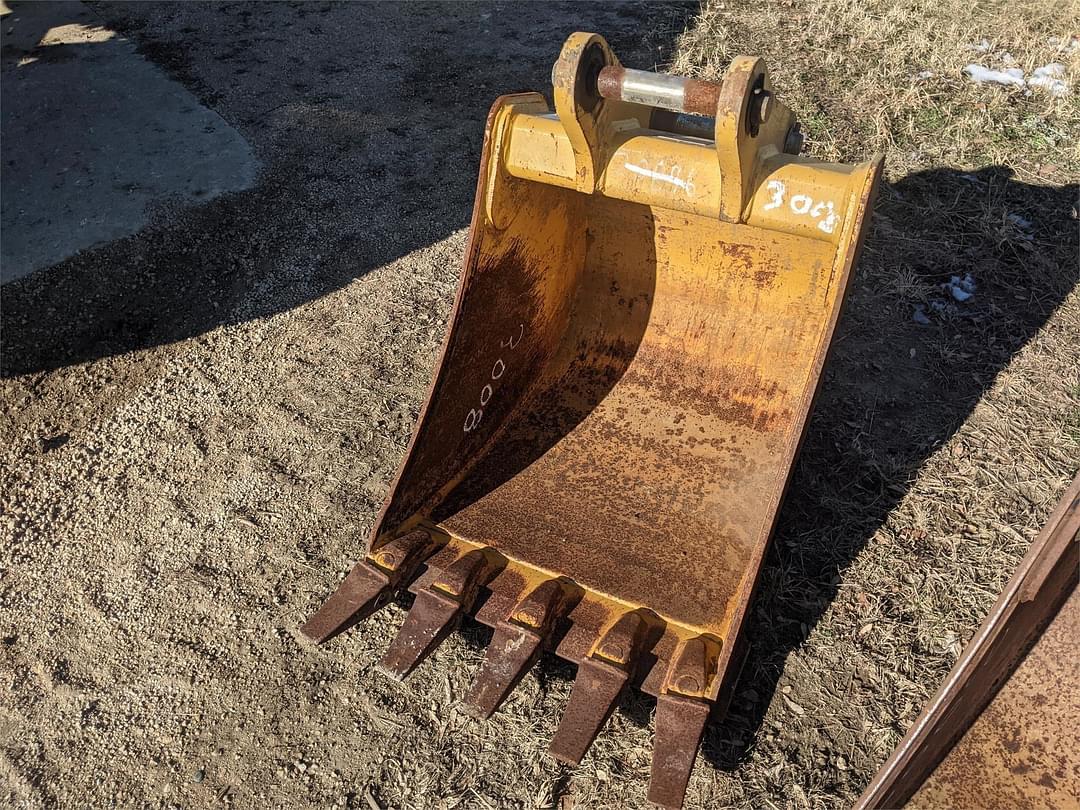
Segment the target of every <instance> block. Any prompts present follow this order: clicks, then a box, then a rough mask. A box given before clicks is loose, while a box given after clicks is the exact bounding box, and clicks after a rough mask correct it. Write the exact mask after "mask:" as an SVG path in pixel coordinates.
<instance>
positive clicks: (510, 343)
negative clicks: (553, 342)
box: [462, 324, 525, 433]
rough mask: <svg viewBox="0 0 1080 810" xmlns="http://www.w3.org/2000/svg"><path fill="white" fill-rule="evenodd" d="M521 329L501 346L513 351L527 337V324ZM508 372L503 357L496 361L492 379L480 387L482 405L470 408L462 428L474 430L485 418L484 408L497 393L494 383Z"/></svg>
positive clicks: (493, 366) (492, 370)
mask: <svg viewBox="0 0 1080 810" xmlns="http://www.w3.org/2000/svg"><path fill="white" fill-rule="evenodd" d="M519 329H520V331H519V332H518V334H517V336H516V337H510V338H507V339H506V340H503V341H501V342H500V343H499V348H501V349H510V350H511V351H513V350H514V349H516V348H517V347H518V344H519V343H521V339H522V338H523V337H525V324H520V326H519ZM505 373H506V361H505V360H503V359H502V358H501V357H500V358H499V359H498V360H496V361H495V363H494V364H493V365H492V367H491V373H490V375H489V376H490V378H491V379H490V381H489V382H487V383H485V384H484V387H483V388H481V389H480V407H479V408H470V409H469V413H468V414H466V416H465V425H464V427H463V428H462V430H463V431H464V432H465V433H468V432H470V431H471V430H474V429H475V428H476V426H477V425H479V424H480V420H481V419H483V418H484V408H486V407H487V404H488V403H489V402H491V398H492V397H493V396H494V395H495V387H494V386H493V385H492V383H497V382H498V381H499V380H500V379H501V378H502V376H503V374H505Z"/></svg>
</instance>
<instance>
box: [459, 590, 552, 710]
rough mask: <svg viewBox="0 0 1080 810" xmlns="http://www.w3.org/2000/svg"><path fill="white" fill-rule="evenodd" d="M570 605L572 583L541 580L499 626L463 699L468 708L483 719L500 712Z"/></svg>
mask: <svg viewBox="0 0 1080 810" xmlns="http://www.w3.org/2000/svg"><path fill="white" fill-rule="evenodd" d="M570 607H571V604H570V590H569V588H568V583H564V582H563V581H560V580H557V579H549V580H547V581H545V582H543V583H541V584H540V585H538V586H537V587H536V588H535V589H534V590H532V591H531V592H530V593H529V594H528V595H527V596H525V597H524V598H523V599H522V600H521V601H520V602H518V604H517V606H516V607H515V608H514V609H513V611H511V613H510V616H509V617H507V618H506V619H503V620H502V621H501V622H499V623H498V624H497V625H496V627H495V634H494V636H492V639H491V644H490V645H489V646H488V649H487V654H486V655H485V656H484V663H483V664H481V666H480V672H479V673H478V674H477V676H476V680H475V681H474V682H473V686H472V689H471V690H470V691H469V694H468V696H467V697H466V698H465V700H464V702H463V706H462V708H463V709H464V711H465V712H466V713H468V714H470V715H472V716H473V717H476V718H477V719H481V720H486V719H487V718H489V717H491V715H493V714H494V713H495V712H496V711H498V708H499V706H501V705H502V703H503V701H504V700H506V698H507V696H508V695H509V694H510V692H512V691H513V689H514V687H515V686H517V684H518V681H520V680H521V678H522V676H524V674H525V673H526V672H528V671H529V668H530V667H531V666H532V665H533V664H534V663H535V662H536V659H537V657H538V656H539V655H540V651H541V649H542V647H543V645H544V643H545V642H546V641H547V640H548V638H549V637H550V635H551V631H552V629H553V627H554V625H555V622H556V621H558V620H559V618H561V617H562V616H564V615H565V614H566V612H567V611H568V610H569V608H570Z"/></svg>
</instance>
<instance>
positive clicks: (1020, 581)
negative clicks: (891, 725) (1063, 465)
mask: <svg viewBox="0 0 1080 810" xmlns="http://www.w3.org/2000/svg"><path fill="white" fill-rule="evenodd" d="M1078 533H1080V476H1077V478H1076V479H1075V480H1074V481H1073V483H1072V485H1071V486H1070V487H1069V489H1068V491H1067V492H1066V493H1065V496H1064V497H1063V498H1062V500H1061V501H1060V503H1059V504H1058V507H1057V508H1056V509H1055V511H1054V514H1053V515H1052V516H1051V518H1050V520H1049V521H1048V523H1047V524H1046V526H1045V528H1044V529H1043V531H1042V532H1041V533H1040V535H1039V537H1038V538H1037V539H1036V540H1035V542H1034V543H1033V544H1032V547H1031V549H1030V551H1029V552H1028V554H1027V556H1025V557H1024V560H1023V561H1022V562H1021V563H1020V566H1019V568H1018V569H1017V571H1016V573H1015V574H1014V575H1013V577H1012V579H1011V580H1010V581H1009V583H1008V584H1007V585H1006V586H1005V589H1004V590H1003V591H1002V594H1001V596H1000V597H999V598H998V601H997V602H996V603H995V605H994V607H993V608H992V609H991V611H990V615H989V616H988V617H987V619H986V621H985V622H984V623H983V624H982V626H981V627H980V628H979V630H978V632H977V633H976V634H975V637H974V638H973V639H972V641H971V643H969V644H968V646H967V647H965V649H964V652H963V653H962V654H961V656H960V660H959V661H957V663H956V666H954V667H953V669H952V671H951V672H950V673H949V675H948V677H947V678H946V679H945V683H944V684H943V686H942V687H941V689H939V690H938V692H937V694H936V695H935V696H934V697H933V699H932V700H931V701H930V703H928V704H927V706H926V708H925V709H923V712H922V714H920V715H919V717H918V719H917V720H916V721H915V723H914V724H913V725H912V727H911V729H910V730H909V731H908V733H907V735H906V736H905V737H904V739H903V740H902V741H901V742H900V745H899V746H897V748H896V750H895V751H894V752H893V754H892V756H890V757H889V760H888V761H887V762H886V763H885V765H884V766H883V767H882V769H881V770H880V771H879V772H878V774H877V775H876V776H875V777H874V780H873V782H871V784H870V786H869V787H868V788H867V789H866V792H865V793H864V794H863V795H862V797H861V798H860V799H859V801H858V803H857V804H856V807H857V808H860V810H868V809H869V808H883V807H901V806H904V805H907V806H909V807H927V808H930V807H941V808H944V807H949V808H969V807H970V808H983V807H1010V808H1012V807H1015V808H1036V807H1070V806H1071V807H1077V806H1080V661H1078V654H1077V639H1080V589H1078V582H1077V580H1078V567H1080V537H1078ZM999 687H1000V691H999Z"/></svg>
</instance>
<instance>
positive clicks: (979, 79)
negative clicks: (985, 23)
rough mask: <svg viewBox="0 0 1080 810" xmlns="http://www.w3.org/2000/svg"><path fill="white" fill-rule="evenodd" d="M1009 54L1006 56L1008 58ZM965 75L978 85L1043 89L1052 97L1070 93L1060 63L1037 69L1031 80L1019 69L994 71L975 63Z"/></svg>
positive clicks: (969, 66) (1062, 66)
mask: <svg viewBox="0 0 1080 810" xmlns="http://www.w3.org/2000/svg"><path fill="white" fill-rule="evenodd" d="M1007 55H1008V54H1006V56H1007ZM964 73H966V74H967V75H968V76H970V77H971V80H972V81H973V82H975V83H976V84H1000V85H1004V86H1006V87H1041V88H1042V89H1044V90H1046V91H1047V92H1049V93H1050V95H1052V96H1055V97H1057V96H1063V95H1065V94H1066V93H1068V92H1069V85H1068V83H1067V82H1066V81H1065V79H1064V78H1063V77H1064V76H1065V66H1064V65H1063V64H1061V63H1060V62H1051V63H1050V64H1048V65H1043V66H1042V67H1040V68H1035V71H1034V72H1033V73H1032V74H1031V78H1024V71H1023V70H1022V69H1021V68H1018V67H1011V68H1006V69H1005V70H994V69H992V68H988V67H986V66H985V65H976V64H974V63H972V64H970V65H968V66H967V67H965V68H964Z"/></svg>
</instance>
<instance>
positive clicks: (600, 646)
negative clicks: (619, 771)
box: [548, 611, 649, 765]
mask: <svg viewBox="0 0 1080 810" xmlns="http://www.w3.org/2000/svg"><path fill="white" fill-rule="evenodd" d="M648 629H649V628H648V624H647V623H646V621H645V619H644V617H643V616H642V615H641V614H640V613H638V612H637V611H633V612H630V613H624V614H623V615H622V616H621V617H620V618H619V620H618V621H617V622H615V624H614V625H613V626H612V627H611V628H610V629H609V630H608V631H607V632H606V633H604V635H603V636H602V637H601V638H600V640H599V641H598V642H597V643H596V645H595V646H594V647H593V650H592V652H591V653H589V655H588V657H586V658H583V659H582V660H581V663H580V664H579V665H578V674H577V679H576V680H575V681H574V687H573V689H572V690H571V692H570V702H569V704H567V706H566V711H565V712H563V716H562V720H560V721H559V728H558V729H557V730H556V732H555V737H554V739H552V741H551V746H550V747H549V749H548V750H549V751H550V753H551V755H552V756H554V757H555V758H556V759H558V760H560V761H562V762H566V763H569V764H571V765H578V764H580V762H581V760H582V758H583V757H584V756H585V752H586V751H588V750H589V746H590V745H592V743H593V740H595V739H596V735H597V734H599V733H600V729H602V728H603V727H604V724H605V723H606V722H607V720H608V718H609V717H611V713H612V712H613V711H614V710H615V705H616V704H617V703H618V701H619V698H620V697H621V696H622V693H623V690H624V689H625V688H626V685H627V684H628V683H629V682H630V677H631V676H632V675H633V674H634V665H635V664H636V663H637V658H638V653H639V652H640V651H641V648H642V647H643V646H644V642H645V640H646V636H647V631H648Z"/></svg>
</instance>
